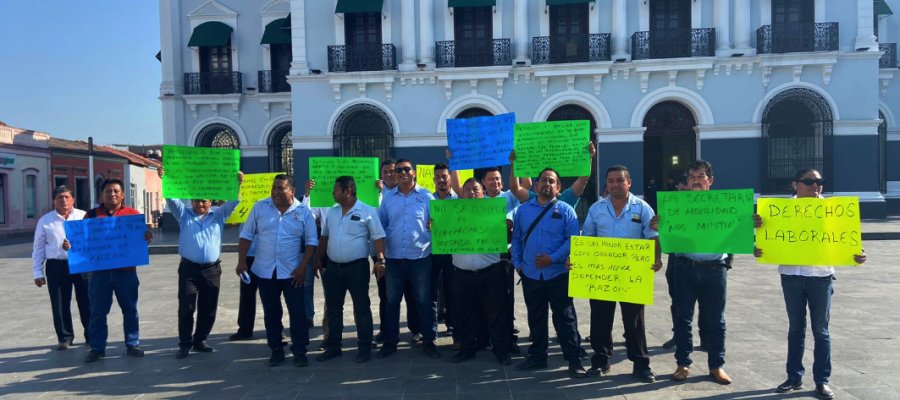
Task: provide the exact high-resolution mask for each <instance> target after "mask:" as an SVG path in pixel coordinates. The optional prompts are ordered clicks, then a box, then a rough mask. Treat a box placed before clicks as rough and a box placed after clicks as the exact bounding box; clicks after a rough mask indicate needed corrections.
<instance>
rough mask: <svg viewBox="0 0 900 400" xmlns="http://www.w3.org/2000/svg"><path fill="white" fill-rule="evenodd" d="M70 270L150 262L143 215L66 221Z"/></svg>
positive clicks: (86, 270) (80, 271)
mask: <svg viewBox="0 0 900 400" xmlns="http://www.w3.org/2000/svg"><path fill="white" fill-rule="evenodd" d="M64 227H65V230H66V239H68V240H69V243H71V244H72V248H71V249H69V251H68V257H69V272H70V273H73V274H78V273H82V272H90V271H102V270H107V269H115V268H122V267H134V266H138V265H147V264H150V255H149V253H148V252H147V241H146V240H144V233H145V232H147V225H146V224H145V223H144V216H143V215H141V214H138V215H127V216H122V217H108V218H88V219H85V220H81V221H66V223H65V225H64Z"/></svg>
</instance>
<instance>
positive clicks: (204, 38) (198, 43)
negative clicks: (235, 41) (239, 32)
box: [188, 21, 234, 47]
mask: <svg viewBox="0 0 900 400" xmlns="http://www.w3.org/2000/svg"><path fill="white" fill-rule="evenodd" d="M232 31H234V29H231V27H230V26H228V25H225V24H223V23H221V22H217V21H212V22H204V23H202V24H200V25H197V27H196V28H194V32H193V33H191V40H189V41H188V47H223V46H228V45H229V44H230V43H231V32H232Z"/></svg>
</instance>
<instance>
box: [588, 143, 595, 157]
mask: <svg viewBox="0 0 900 400" xmlns="http://www.w3.org/2000/svg"><path fill="white" fill-rule="evenodd" d="M588 153H591V159H592V160H593V159H594V156H596V155H597V146H594V142H589V143H588Z"/></svg>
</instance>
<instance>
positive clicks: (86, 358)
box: [84, 350, 106, 363]
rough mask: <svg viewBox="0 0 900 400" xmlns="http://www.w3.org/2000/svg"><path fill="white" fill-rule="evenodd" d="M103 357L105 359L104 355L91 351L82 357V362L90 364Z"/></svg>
mask: <svg viewBox="0 0 900 400" xmlns="http://www.w3.org/2000/svg"><path fill="white" fill-rule="evenodd" d="M103 357H106V354H103V353H100V352H96V351H93V350H91V351H88V353H87V355H86V356H84V362H85V363H92V362H94V361H97V360H99V359H101V358H103Z"/></svg>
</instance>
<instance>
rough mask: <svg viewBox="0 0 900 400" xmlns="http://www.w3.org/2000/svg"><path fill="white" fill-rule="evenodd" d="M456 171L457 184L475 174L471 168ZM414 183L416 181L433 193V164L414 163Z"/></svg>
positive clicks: (460, 184)
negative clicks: (457, 175) (457, 174)
mask: <svg viewBox="0 0 900 400" xmlns="http://www.w3.org/2000/svg"><path fill="white" fill-rule="evenodd" d="M457 172H458V173H459V186H462V185H463V183H464V182H465V181H466V179H469V178H471V177H473V176H475V171H473V170H471V169H464V170H461V171H457ZM416 183H418V184H419V186H421V187H423V188H425V189H428V191H429V192H431V193H434V191H435V187H434V165H428V164H416ZM457 194H459V193H457Z"/></svg>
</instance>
